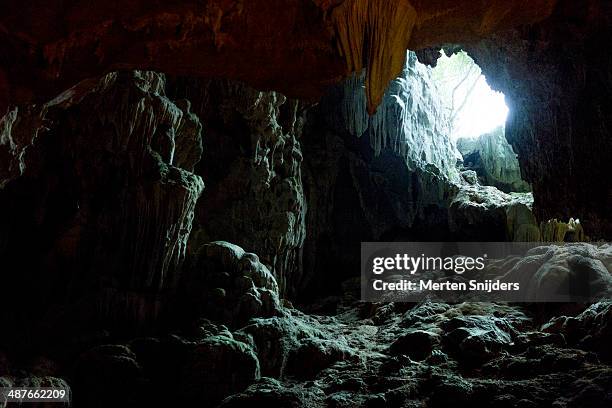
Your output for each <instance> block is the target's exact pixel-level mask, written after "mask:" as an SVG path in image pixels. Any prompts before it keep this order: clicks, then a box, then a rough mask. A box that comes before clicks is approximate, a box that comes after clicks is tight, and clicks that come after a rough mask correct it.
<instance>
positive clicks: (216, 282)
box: [181, 241, 282, 327]
mask: <svg viewBox="0 0 612 408" xmlns="http://www.w3.org/2000/svg"><path fill="white" fill-rule="evenodd" d="M194 258H195V260H194V264H193V265H192V266H191V267H190V268H189V269H188V271H187V272H185V276H184V278H183V281H182V283H181V293H182V295H183V296H184V299H183V301H184V302H185V305H184V312H183V313H184V314H186V315H187V316H191V317H192V318H193V317H197V316H203V317H207V318H210V319H213V320H216V321H218V322H221V323H224V324H227V325H230V326H234V327H235V326H238V327H240V326H241V325H243V324H245V323H246V322H247V321H248V320H249V319H251V318H253V317H271V316H276V315H280V314H282V310H281V309H282V308H281V305H280V302H279V298H278V285H277V284H276V280H275V279H274V277H273V276H272V274H271V273H270V271H269V270H268V268H267V267H266V266H265V265H263V264H261V263H260V262H259V258H258V257H257V255H255V254H252V253H247V252H245V251H244V250H243V249H242V248H240V247H239V246H237V245H234V244H230V243H228V242H224V241H216V242H211V243H209V244H205V245H203V246H202V248H200V250H199V251H198V252H197V253H196V254H195V255H194Z"/></svg>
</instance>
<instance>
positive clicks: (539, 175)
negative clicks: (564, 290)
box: [466, 1, 612, 238]
mask: <svg viewBox="0 0 612 408" xmlns="http://www.w3.org/2000/svg"><path fill="white" fill-rule="evenodd" d="M611 15H612V13H611V11H610V9H609V5H607V4H605V3H600V2H590V3H588V6H587V5H586V4H583V3H580V4H579V3H575V2H571V1H561V2H559V4H558V5H557V7H556V8H555V12H554V13H553V15H552V16H551V18H549V19H547V20H545V21H543V22H542V23H539V24H535V25H533V26H528V27H524V28H521V29H514V30H510V31H507V32H504V33H499V34H496V35H493V36H491V37H490V38H489V39H487V40H485V41H481V42H478V43H475V44H473V45H470V46H468V47H466V49H467V51H468V52H469V53H470V55H471V56H473V57H474V59H475V61H476V62H477V63H478V65H479V66H480V67H481V68H482V70H483V73H484V74H485V75H486V76H487V80H488V81H489V83H490V84H491V85H492V87H493V88H495V89H497V90H500V91H502V92H504V94H505V95H506V101H507V103H508V106H509V108H510V113H509V116H508V120H507V123H506V138H507V139H508V141H509V142H510V144H511V145H512V147H513V149H514V151H515V152H516V153H517V154H518V158H519V162H520V164H521V172H522V175H523V178H524V179H525V180H526V181H527V182H528V183H530V184H531V186H532V188H533V192H534V200H535V202H534V212H535V214H536V217H537V218H538V219H539V220H548V219H552V218H557V219H563V220H568V219H569V218H570V217H574V218H576V217H577V218H580V220H581V222H582V223H583V225H584V227H585V229H586V230H587V232H588V234H589V235H591V236H593V237H596V238H606V237H608V238H609V237H610V236H612V222H611V221H610V208H611V207H612V184H611V183H612V181H611V179H610V177H609V174H610V169H611V167H610V161H609V160H608V157H611V156H612V143H611V142H610V141H611V140H612V139H611V138H610V132H609V129H610V123H609V121H610V117H612V116H611V109H612V103H610V96H609V92H608V91H607V89H609V86H610V78H609V76H608V73H609V72H610V69H611V66H612V58H610V56H609V55H608V54H607V53H603V52H601V49H602V47H605V44H606V40H605V39H606V38H608V37H610V34H611V32H610V31H611V27H612V25H611V24H610V16H611ZM500 55H503V56H504V57H503V58H500Z"/></svg>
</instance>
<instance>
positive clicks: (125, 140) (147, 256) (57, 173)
mask: <svg viewBox="0 0 612 408" xmlns="http://www.w3.org/2000/svg"><path fill="white" fill-rule="evenodd" d="M163 88H164V76H163V75H160V74H157V73H153V72H139V71H136V72H121V73H110V74H108V75H105V76H103V77H101V78H97V79H92V80H88V81H84V82H83V83H80V84H78V85H77V86H75V87H74V88H71V89H69V90H67V91H65V92H64V93H62V94H61V95H59V96H58V97H56V98H55V99H53V100H52V101H50V102H48V103H46V104H44V105H39V106H32V107H24V108H19V109H16V110H14V111H12V112H10V113H9V114H8V115H7V116H5V117H4V119H3V124H4V126H3V127H2V128H1V129H2V131H3V133H2V136H0V145H2V149H4V150H3V151H4V152H5V153H7V152H8V153H7V154H8V158H7V160H2V161H1V162H0V167H1V168H2V170H0V174H1V175H2V176H0V177H2V179H1V180H0V254H1V257H2V259H3V262H4V266H3V268H19V270H20V273H19V274H14V276H13V277H11V278H9V279H8V280H7V281H6V282H5V283H6V284H3V285H2V290H3V294H2V295H1V296H0V298H1V299H2V302H12V303H11V304H12V307H11V308H16V309H19V310H21V312H23V313H24V316H22V317H21V318H17V317H16V318H17V319H21V320H23V321H28V322H29V323H28V324H29V325H32V324H35V322H37V321H38V320H39V319H41V318H44V316H40V312H39V311H40V310H45V311H47V312H48V313H49V316H48V318H49V319H51V320H49V321H48V324H52V325H53V324H64V323H65V324H67V325H72V324H74V322H75V321H80V323H76V324H77V326H79V324H82V325H87V324H92V323H93V322H94V321H95V320H96V319H112V320H113V321H114V322H116V323H118V322H120V321H123V322H131V323H129V324H133V323H136V324H148V323H150V322H151V321H153V320H155V319H157V318H158V317H159V313H160V309H161V304H160V299H159V298H157V294H159V293H160V292H163V291H169V292H171V291H172V290H174V289H175V288H176V284H177V281H178V278H179V276H180V268H181V265H182V263H183V260H184V258H185V252H186V248H187V238H188V236H189V233H190V230H191V222H192V218H193V211H194V208H195V204H196V201H197V199H198V197H199V195H200V193H201V191H202V189H203V183H202V180H201V178H200V177H199V176H197V175H195V174H193V173H192V172H191V170H192V169H193V167H194V166H195V164H196V163H197V161H198V160H199V155H200V152H201V126H200V123H199V121H198V119H197V118H196V117H195V116H194V115H193V114H192V112H191V111H190V110H189V109H190V106H189V104H188V103H186V102H179V103H178V105H177V104H175V103H173V102H172V101H171V100H170V99H168V98H167V97H165V96H164V92H163ZM179 105H180V106H179ZM6 149H8V150H6ZM5 158H6V157H5ZM24 282H29V283H28V284H27V288H28V291H29V293H30V294H29V295H27V294H24V293H22V294H20V289H19V288H22V287H25V286H24ZM7 288H13V289H10V292H11V293H4V291H5V290H6V289H7ZM43 293H44V295H43ZM14 302H17V303H14ZM19 302H23V303H24V306H23V308H21V307H20V306H17V305H19V304H20V303H19ZM79 302H80V305H79V307H74V305H75V304H77V303H79ZM2 309H3V310H7V309H6V308H5V307H2ZM32 311H34V313H35V316H30V317H26V316H28V313H30V312H32ZM58 317H61V319H65V320H66V321H65V322H64V323H62V322H60V321H57V322H53V323H49V322H52V321H53V319H56V318H58ZM71 320H72V322H71V323H68V321H71ZM46 324H47V323H46ZM71 327H72V326H71ZM79 327H80V326H79ZM57 332H58V333H57V334H60V333H61V332H62V330H58V331H57Z"/></svg>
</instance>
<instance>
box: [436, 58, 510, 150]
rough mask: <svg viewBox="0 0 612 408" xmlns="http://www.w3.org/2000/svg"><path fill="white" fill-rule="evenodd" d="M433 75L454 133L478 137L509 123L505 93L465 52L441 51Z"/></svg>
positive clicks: (457, 136) (452, 133)
mask: <svg viewBox="0 0 612 408" xmlns="http://www.w3.org/2000/svg"><path fill="white" fill-rule="evenodd" d="M433 78H434V81H435V82H436V85H437V86H438V88H439V89H440V94H441V97H442V102H443V104H444V105H445V106H446V109H447V110H448V113H449V116H450V118H451V125H452V130H451V136H452V137H453V138H455V139H457V138H462V137H478V136H480V135H482V134H484V133H487V132H490V131H492V130H494V129H496V128H498V127H500V126H504V124H505V123H506V117H507V116H508V107H507V106H506V103H505V100H504V95H503V94H502V93H500V92H495V91H494V90H492V89H491V88H490V87H489V85H488V84H487V81H486V78H485V77H484V76H483V75H482V73H481V70H480V68H479V67H478V65H476V63H474V60H472V58H470V57H469V56H468V55H467V54H466V53H465V52H463V51H462V52H459V53H457V54H453V55H452V56H450V57H449V56H447V55H446V54H444V52H442V53H441V56H440V59H439V60H438V65H437V66H436V67H435V68H434V69H433Z"/></svg>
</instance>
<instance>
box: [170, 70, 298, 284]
mask: <svg viewBox="0 0 612 408" xmlns="http://www.w3.org/2000/svg"><path fill="white" fill-rule="evenodd" d="M167 88H168V93H169V94H171V95H174V96H175V98H177V99H179V98H187V99H188V100H190V101H191V103H192V106H193V110H194V112H196V113H197V115H198V116H199V117H200V119H201V120H202V123H203V126H204V132H205V134H206V135H207V136H206V138H205V140H204V150H205V154H204V159H203V160H202V162H201V163H200V165H199V166H198V169H197V171H196V172H197V173H198V174H199V175H201V176H202V178H203V179H204V181H205V182H206V185H207V194H205V195H203V196H202V198H201V199H200V200H199V201H198V205H197V208H196V215H195V220H194V224H195V226H194V233H193V234H192V237H191V238H190V240H191V244H190V245H191V247H193V248H199V247H200V246H201V245H202V244H204V243H206V242H211V241H218V240H223V241H227V242H232V243H235V244H237V245H240V246H241V247H243V248H245V249H246V250H248V251H251V252H253V253H256V254H257V255H258V256H259V257H260V258H261V262H263V263H264V264H266V265H267V266H268V267H269V269H270V271H271V272H272V274H273V275H274V276H275V278H276V280H277V282H278V285H279V289H280V292H281V293H282V294H285V293H288V294H290V293H293V292H295V291H296V290H297V282H298V281H299V274H300V253H301V248H302V245H303V242H304V238H305V217H306V200H305V198H304V192H303V185H302V149H301V145H300V139H301V127H302V121H303V118H302V113H301V110H302V107H301V105H300V103H298V102H296V101H291V100H287V98H286V97H285V96H284V95H282V94H280V93H276V92H259V91H257V90H255V89H252V88H250V87H247V86H246V85H244V84H241V83H238V82H234V81H204V80H196V79H188V78H173V79H172V80H171V81H169V84H168V86H167Z"/></svg>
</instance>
